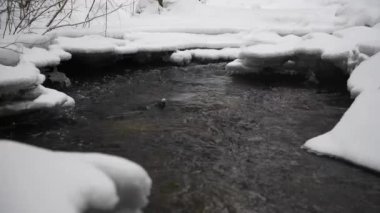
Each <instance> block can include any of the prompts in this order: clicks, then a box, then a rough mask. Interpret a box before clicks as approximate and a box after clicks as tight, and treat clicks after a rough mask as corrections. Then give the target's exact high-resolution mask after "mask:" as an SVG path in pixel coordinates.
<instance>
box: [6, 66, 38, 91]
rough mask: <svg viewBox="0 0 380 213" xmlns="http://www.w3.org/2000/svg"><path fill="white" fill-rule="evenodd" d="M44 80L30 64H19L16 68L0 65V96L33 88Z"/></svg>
mask: <svg viewBox="0 0 380 213" xmlns="http://www.w3.org/2000/svg"><path fill="white" fill-rule="evenodd" d="M44 80H45V76H43V75H41V74H40V71H39V70H38V69H37V68H36V67H35V66H34V65H33V64H31V63H27V62H20V63H19V64H18V65H17V66H16V67H11V66H4V65H1V64H0V95H4V94H9V93H16V92H18V91H20V90H24V89H28V88H32V87H35V86H36V85H39V84H41V83H42V82H43V81H44Z"/></svg>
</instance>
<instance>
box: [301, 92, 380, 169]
mask: <svg viewBox="0 0 380 213" xmlns="http://www.w3.org/2000/svg"><path fill="white" fill-rule="evenodd" d="M379 108H380V90H378V89H376V90H367V91H365V92H363V93H361V94H360V95H359V96H358V97H357V98H356V99H355V101H354V103H353V104H352V106H351V107H350V108H349V109H348V110H347V112H346V113H345V114H344V115H343V117H342V119H341V120H340V121H339V123H338V124H337V125H336V126H335V127H334V128H333V129H332V130H331V131H329V132H327V133H325V134H323V135H321V136H318V137H315V138H312V139H310V140H308V141H307V142H306V143H305V144H304V145H303V148H305V149H308V150H310V151H311V152H315V153H318V154H322V155H328V156H333V157H338V158H342V159H345V160H347V161H350V162H352V163H355V164H358V165H360V166H364V167H367V168H370V169H374V170H376V171H380V155H379V150H380V141H379V138H380V131H379V129H378V127H379V125H380V113H379Z"/></svg>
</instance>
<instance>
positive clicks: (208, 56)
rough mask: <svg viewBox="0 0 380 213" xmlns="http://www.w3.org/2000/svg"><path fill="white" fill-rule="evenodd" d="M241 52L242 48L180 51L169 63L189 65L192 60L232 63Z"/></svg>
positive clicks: (172, 55)
mask: <svg viewBox="0 0 380 213" xmlns="http://www.w3.org/2000/svg"><path fill="white" fill-rule="evenodd" d="M239 52H240V48H223V49H220V50H218V49H190V50H183V51H180V50H179V51H176V52H174V53H172V54H171V55H170V57H169V61H170V62H172V63H175V64H178V65H187V64H189V63H190V62H191V61H192V60H197V61H203V62H204V61H230V60H234V59H236V58H237V57H238V55H239Z"/></svg>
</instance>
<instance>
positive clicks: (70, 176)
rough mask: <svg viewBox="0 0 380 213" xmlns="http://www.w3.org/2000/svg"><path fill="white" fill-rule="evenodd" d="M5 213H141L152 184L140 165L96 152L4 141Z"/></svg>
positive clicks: (0, 144) (0, 199)
mask: <svg viewBox="0 0 380 213" xmlns="http://www.w3.org/2000/svg"><path fill="white" fill-rule="evenodd" d="M0 170H1V178H0V180H1V181H0V212H7V213H20V212H29V213H51V212H56V213H80V212H85V211H86V210H89V209H95V210H113V209H115V208H117V209H119V210H123V211H128V212H139V210H140V209H141V208H143V207H144V206H145V205H146V204H147V196H148V195H149V193H150V187H151V179H150V178H149V176H148V174H147V173H146V171H145V170H144V169H143V168H141V167H140V166H139V165H137V164H136V163H133V162H131V161H129V160H126V159H122V158H119V157H115V156H110V155H105V154H96V153H70V152H53V151H50V150H47V149H42V148H37V147H33V146H30V145H25V144H21V143H18V142H13V141H4V140H3V141H0Z"/></svg>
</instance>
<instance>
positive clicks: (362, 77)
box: [347, 53, 380, 97]
mask: <svg viewBox="0 0 380 213" xmlns="http://www.w3.org/2000/svg"><path fill="white" fill-rule="evenodd" d="M379 69H380V53H377V54H376V55H374V56H372V57H371V58H369V59H368V60H366V61H364V62H363V63H361V64H360V65H359V66H358V67H357V68H356V69H355V70H354V71H353V72H352V73H351V75H350V78H349V79H348V81H347V87H348V90H349V91H350V92H351V96H352V97H356V96H358V95H359V94H360V93H362V92H364V91H367V90H375V89H379V88H380V72H379Z"/></svg>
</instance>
